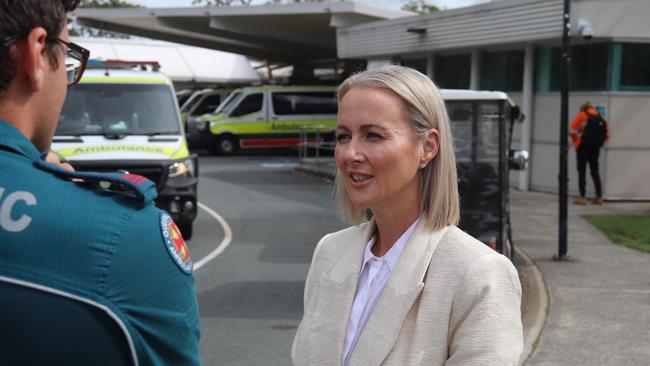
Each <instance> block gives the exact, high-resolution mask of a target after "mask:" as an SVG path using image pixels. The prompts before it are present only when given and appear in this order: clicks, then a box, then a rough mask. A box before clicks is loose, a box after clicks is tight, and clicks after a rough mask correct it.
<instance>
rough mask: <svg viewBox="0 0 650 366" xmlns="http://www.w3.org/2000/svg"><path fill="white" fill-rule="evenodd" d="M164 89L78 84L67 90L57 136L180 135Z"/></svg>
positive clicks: (168, 91)
mask: <svg viewBox="0 0 650 366" xmlns="http://www.w3.org/2000/svg"><path fill="white" fill-rule="evenodd" d="M175 103H176V100H175V99H174V95H173V94H172V91H171V89H170V88H169V87H168V86H167V85H137V84H79V85H77V86H76V87H74V88H71V89H69V90H68V94H67V96H66V99H65V103H64V104H63V110H62V112H61V117H60V119H59V125H58V127H57V130H56V135H106V134H120V135H154V134H156V135H160V134H180V124H179V121H178V116H177V112H176V109H175V108H174V104H175Z"/></svg>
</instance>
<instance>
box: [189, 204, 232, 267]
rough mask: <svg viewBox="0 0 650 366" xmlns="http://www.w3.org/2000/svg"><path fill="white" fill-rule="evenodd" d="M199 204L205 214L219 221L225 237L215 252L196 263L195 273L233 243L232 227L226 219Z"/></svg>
mask: <svg viewBox="0 0 650 366" xmlns="http://www.w3.org/2000/svg"><path fill="white" fill-rule="evenodd" d="M197 203H198V205H199V207H200V208H202V209H203V210H204V211H205V212H207V213H208V214H210V216H212V217H214V218H215V220H217V221H218V222H219V224H221V227H222V228H223V233H224V237H223V240H221V243H219V245H218V246H217V248H216V249H215V250H213V251H212V252H210V254H208V255H206V256H205V257H203V258H201V259H200V260H199V261H198V262H196V263H194V270H195V271H198V270H199V269H201V267H203V266H204V265H206V264H207V263H208V262H210V261H211V260H213V259H215V258H217V257H218V256H219V255H220V254H221V253H223V251H224V250H226V248H228V246H229V245H230V243H231V242H232V229H231V228H230V225H228V222H226V220H224V218H223V217H221V215H219V214H218V213H216V212H215V211H214V210H213V209H211V208H210V207H208V206H206V205H204V204H203V203H201V202H197Z"/></svg>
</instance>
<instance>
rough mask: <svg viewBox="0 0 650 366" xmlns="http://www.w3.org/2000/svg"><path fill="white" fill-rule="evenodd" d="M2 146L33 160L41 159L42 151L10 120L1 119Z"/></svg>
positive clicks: (0, 142) (0, 144)
mask: <svg viewBox="0 0 650 366" xmlns="http://www.w3.org/2000/svg"><path fill="white" fill-rule="evenodd" d="M0 147H1V148H4V149H8V150H11V151H14V152H16V153H18V154H21V155H24V156H26V157H28V158H30V159H31V160H34V161H36V160H41V153H40V152H39V151H38V149H36V146H34V144H32V142H31V141H29V140H28V139H27V138H26V137H25V135H23V134H22V133H21V132H20V131H18V130H17V129H16V127H14V126H12V125H11V124H9V123H8V122H6V121H4V120H2V119H0Z"/></svg>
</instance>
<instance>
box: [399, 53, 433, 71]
mask: <svg viewBox="0 0 650 366" xmlns="http://www.w3.org/2000/svg"><path fill="white" fill-rule="evenodd" d="M401 64H402V66H406V67H410V68H412V69H416V70H418V71H419V72H421V73H423V74H424V75H426V74H427V58H426V57H425V58H410V59H405V60H402V62H401Z"/></svg>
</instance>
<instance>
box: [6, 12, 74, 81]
mask: <svg viewBox="0 0 650 366" xmlns="http://www.w3.org/2000/svg"><path fill="white" fill-rule="evenodd" d="M79 1H80V0H0V93H2V92H4V91H5V90H7V88H8V87H9V85H10V84H11V81H12V80H13V78H14V76H15V74H16V65H15V63H14V61H13V60H11V58H10V57H9V47H6V46H5V45H4V43H5V39H6V38H7V37H13V36H18V37H19V38H21V39H22V38H24V37H26V36H27V35H28V34H29V32H31V31H32V29H34V28H36V27H43V29H45V31H46V32H47V34H48V36H58V35H59V33H60V32H61V30H63V27H65V26H66V13H67V12H69V11H72V10H74V9H75V8H76V7H77V5H79ZM54 47H60V46H57V45H56V43H54V42H48V45H47V48H46V50H47V52H48V55H49V57H50V60H52V62H53V64H54V66H55V67H58V65H57V63H56V57H55V53H54V52H53V48H54Z"/></svg>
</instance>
